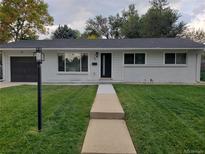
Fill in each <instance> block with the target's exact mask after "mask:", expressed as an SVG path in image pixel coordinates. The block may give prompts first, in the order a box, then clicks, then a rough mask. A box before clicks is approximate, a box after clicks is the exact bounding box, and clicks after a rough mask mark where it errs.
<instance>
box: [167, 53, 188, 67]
mask: <svg viewBox="0 0 205 154" xmlns="http://www.w3.org/2000/svg"><path fill="white" fill-rule="evenodd" d="M169 53H170V54H175V61H174V64H166V63H165V60H166V57H165V55H166V54H169ZM178 53H184V54H186V63H185V64H177V63H176V62H177V54H178ZM187 55H188V54H187V52H186V51H185V52H182V51H181V52H168V51H167V52H164V54H163V64H164V65H166V66H177V65H178V66H187Z"/></svg>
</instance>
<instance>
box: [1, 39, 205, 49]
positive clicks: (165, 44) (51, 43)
mask: <svg viewBox="0 0 205 154" xmlns="http://www.w3.org/2000/svg"><path fill="white" fill-rule="evenodd" d="M36 47H41V48H89V49H90V48H93V49H95V48H153V49H154V48H157V49H158V48H168V49H169V48H190V49H192V48H205V45H203V44H200V43H196V42H193V41H191V40H188V39H180V38H137V39H110V40H105V39H99V40H81V39H77V40H74V39H69V40H24V41H18V42H13V43H8V44H3V45H0V49H3V48H36Z"/></svg>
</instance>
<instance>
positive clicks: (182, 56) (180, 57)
mask: <svg viewBox="0 0 205 154" xmlns="http://www.w3.org/2000/svg"><path fill="white" fill-rule="evenodd" d="M176 63H177V64H186V53H177V54H176Z"/></svg>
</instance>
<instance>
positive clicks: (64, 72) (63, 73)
mask: <svg viewBox="0 0 205 154" xmlns="http://www.w3.org/2000/svg"><path fill="white" fill-rule="evenodd" d="M66 53H70V54H72V53H77V54H81V55H82V54H87V55H88V71H86V72H83V71H82V68H81V58H80V71H79V72H77V71H76V72H74V71H72V72H67V71H66V60H64V67H65V70H64V71H59V70H58V67H59V66H58V56H59V55H64V56H65V54H66ZM81 57H82V56H81ZM89 73H90V54H89V52H81V51H79V52H75V51H69V52H58V53H57V74H61V75H66V74H67V75H69V74H70V75H79V74H80V75H83V74H85V75H87V74H89Z"/></svg>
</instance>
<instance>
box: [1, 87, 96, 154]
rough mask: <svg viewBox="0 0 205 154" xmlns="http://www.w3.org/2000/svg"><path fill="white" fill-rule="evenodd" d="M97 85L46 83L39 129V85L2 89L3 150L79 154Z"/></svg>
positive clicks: (29, 153) (30, 153)
mask: <svg viewBox="0 0 205 154" xmlns="http://www.w3.org/2000/svg"><path fill="white" fill-rule="evenodd" d="M96 88H97V86H44V87H43V131H42V132H41V133H38V132H37V130H36V124H37V111H36V109H37V100H36V86H19V87H12V88H5V89H1V90H0V153H1V154H3V153H12V154H13V153H15V154H16V153H17V154H18V153H19V154H37V153H39V154H44V153H45V154H52V153H53V154H57V153H67V154H79V153H80V150H81V146H82V143H83V139H84V135H85V133H86V129H87V125H88V121H89V111H90V108H91V105H92V103H93V99H94V97H95V93H96Z"/></svg>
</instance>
